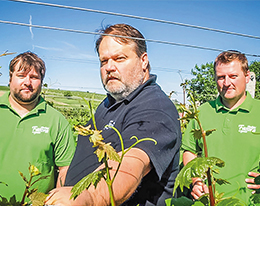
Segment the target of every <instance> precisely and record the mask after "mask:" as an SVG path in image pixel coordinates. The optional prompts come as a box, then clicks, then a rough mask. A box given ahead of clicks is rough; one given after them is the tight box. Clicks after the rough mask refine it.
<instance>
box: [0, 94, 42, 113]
mask: <svg viewBox="0 0 260 260" xmlns="http://www.w3.org/2000/svg"><path fill="white" fill-rule="evenodd" d="M9 95H10V91H8V92H6V93H5V94H4V95H3V96H2V97H0V106H6V107H9V108H10V109H12V107H11V105H10V102H9ZM46 105H47V103H46V102H45V100H44V98H43V97H42V96H40V100H39V103H38V104H37V105H36V107H35V108H34V109H33V110H32V111H33V112H39V111H41V110H43V111H45V110H46ZM33 112H32V113H33ZM30 114H31V112H30Z"/></svg>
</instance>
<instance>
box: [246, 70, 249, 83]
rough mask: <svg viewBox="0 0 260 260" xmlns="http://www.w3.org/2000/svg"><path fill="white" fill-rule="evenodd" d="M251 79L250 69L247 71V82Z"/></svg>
mask: <svg viewBox="0 0 260 260" xmlns="http://www.w3.org/2000/svg"><path fill="white" fill-rule="evenodd" d="M249 81H250V71H249V70H248V71H247V73H246V84H247V83H248V82H249Z"/></svg>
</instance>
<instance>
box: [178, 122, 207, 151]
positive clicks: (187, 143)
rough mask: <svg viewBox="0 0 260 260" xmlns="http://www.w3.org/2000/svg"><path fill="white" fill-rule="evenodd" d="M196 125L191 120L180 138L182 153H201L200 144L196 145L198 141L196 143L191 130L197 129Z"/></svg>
mask: <svg viewBox="0 0 260 260" xmlns="http://www.w3.org/2000/svg"><path fill="white" fill-rule="evenodd" d="M196 125H197V123H196V121H195V120H194V119H192V120H191V121H190V122H189V124H188V126H187V128H186V130H185V132H184V134H183V137H182V146H181V149H182V150H183V151H190V152H192V153H194V154H196V153H198V152H199V151H201V150H202V149H201V148H200V146H201V145H200V143H198V141H196V139H195V137H194V135H193V133H192V130H193V129H197V128H198V127H197V126H196Z"/></svg>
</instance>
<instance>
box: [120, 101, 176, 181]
mask: <svg viewBox="0 0 260 260" xmlns="http://www.w3.org/2000/svg"><path fill="white" fill-rule="evenodd" d="M168 106H170V107H168ZM164 108H165V110H163V109H155V108H154V109H146V110H141V111H138V112H136V113H135V112H132V113H131V116H128V119H127V121H126V122H125V123H124V128H123V131H122V133H121V134H122V137H123V140H124V145H125V147H126V148H127V147H130V146H131V145H132V144H133V143H134V142H135V141H136V139H130V138H131V137H133V136H136V137H137V138H138V139H139V140H140V139H143V138H152V139H154V140H155V141H156V144H155V143H154V142H153V141H143V142H141V143H139V144H138V145H137V146H136V147H137V148H139V149H141V150H143V151H144V152H146V154H147V155H148V156H149V158H150V160H151V163H152V164H153V166H154V168H155V170H156V172H157V175H158V177H159V178H161V177H162V175H163V173H164V172H166V170H167V168H168V167H169V165H170V163H171V162H172V160H173V158H174V157H175V156H176V155H178V154H179V148H180V143H181V134H180V122H179V120H178V113H177V110H176V108H175V106H174V105H173V104H172V103H171V104H169V105H166V104H165V105H164ZM169 108H170V110H169Z"/></svg>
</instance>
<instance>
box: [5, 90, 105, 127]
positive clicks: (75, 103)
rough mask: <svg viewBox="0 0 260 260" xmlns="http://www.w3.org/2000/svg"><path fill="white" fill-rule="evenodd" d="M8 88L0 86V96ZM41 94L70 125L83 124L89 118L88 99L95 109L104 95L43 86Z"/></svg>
mask: <svg viewBox="0 0 260 260" xmlns="http://www.w3.org/2000/svg"><path fill="white" fill-rule="evenodd" d="M8 90H9V88H8V87H6V86H0V96H1V95H3V94H4V92H6V91H8ZM42 96H43V97H44V98H45V100H46V101H47V102H48V103H49V104H50V105H51V106H53V107H54V108H55V109H57V110H59V111H60V112H61V113H62V114H63V115H64V116H65V117H66V118H67V120H68V121H69V122H70V124H71V125H72V126H73V125H76V124H85V123H86V122H87V121H88V120H89V119H90V112H89V106H88V102H89V100H91V104H92V106H93V108H94V109H96V108H97V106H98V105H99V104H100V103H101V101H102V100H103V99H104V98H105V97H106V96H105V95H103V94H96V93H90V92H82V91H68V90H60V89H58V90H57V89H45V88H43V90H42Z"/></svg>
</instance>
